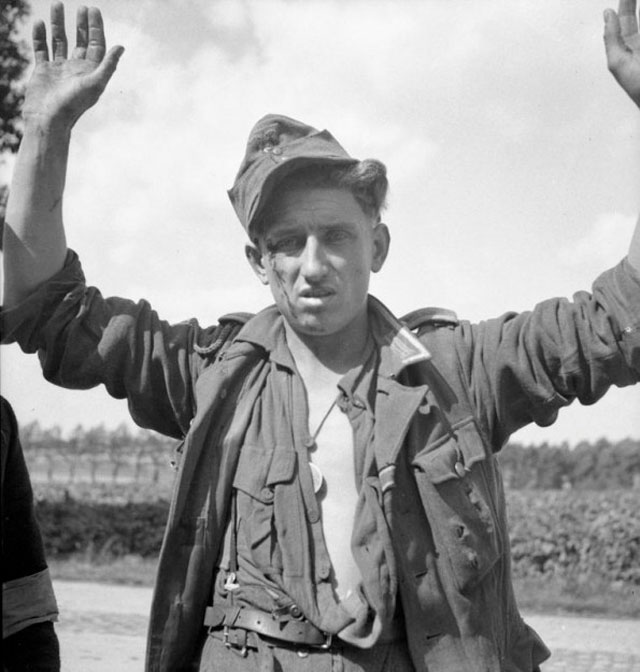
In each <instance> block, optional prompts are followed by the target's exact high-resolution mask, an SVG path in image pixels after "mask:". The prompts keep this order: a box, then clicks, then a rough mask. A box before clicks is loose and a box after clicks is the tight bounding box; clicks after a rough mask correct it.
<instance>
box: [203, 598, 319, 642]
mask: <svg viewBox="0 0 640 672" xmlns="http://www.w3.org/2000/svg"><path fill="white" fill-rule="evenodd" d="M204 625H205V626H206V627H208V628H209V629H210V630H217V629H221V628H225V629H229V628H242V629H243V630H249V631H251V632H256V633H258V634H259V635H262V636H264V637H269V638H271V639H277V640H281V641H284V642H288V643H289V644H298V645H300V646H309V647H313V648H318V649H328V648H330V647H331V634H329V633H326V632H323V631H322V630H320V629H319V628H316V626H315V625H313V624H312V623H309V622H308V621H304V620H297V619H279V618H278V617H277V616H273V615H272V614H270V613H268V612H266V611H261V610H259V609H251V608H250V607H223V606H213V607H207V610H206V612H205V615H204Z"/></svg>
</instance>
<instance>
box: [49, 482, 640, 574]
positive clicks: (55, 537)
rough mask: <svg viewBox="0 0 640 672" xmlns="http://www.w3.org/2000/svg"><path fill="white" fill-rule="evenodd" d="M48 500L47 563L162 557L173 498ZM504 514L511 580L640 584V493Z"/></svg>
mask: <svg viewBox="0 0 640 672" xmlns="http://www.w3.org/2000/svg"><path fill="white" fill-rule="evenodd" d="M148 494H149V495H150V494H151V493H148ZM47 495H48V496H47V498H46V499H43V498H42V493H41V492H40V493H38V500H39V501H38V505H37V513H38V518H39V520H40V523H41V527H42V531H43V536H44V538H45V545H46V549H47V553H48V554H49V555H50V556H64V555H68V554H71V553H88V554H95V553H101V554H102V555H111V556H121V555H130V554H136V555H141V556H143V557H151V556H154V555H157V553H158V552H159V550H160V546H161V543H162V536H163V532H164V525H165V522H166V518H167V513H168V510H169V502H168V499H156V500H155V501H141V500H140V495H141V493H140V490H139V488H138V489H135V490H130V491H129V497H130V498H129V501H127V489H126V488H125V487H120V488H118V489H117V490H116V491H115V492H114V491H112V499H111V500H109V497H108V491H107V490H105V489H97V490H94V491H92V492H90V491H89V490H88V489H87V488H86V486H85V487H84V488H78V489H77V491H76V492H73V491H71V492H69V490H68V489H67V490H66V492H65V494H64V495H63V496H60V493H59V492H58V493H57V495H56V496H52V495H54V493H53V492H52V489H51V488H49V489H48V491H47ZM79 495H81V497H80V496H79ZM92 499H93V501H92ZM507 510H508V515H509V527H510V540H511V552H512V560H513V568H512V569H513V574H514V576H516V577H522V578H527V577H538V576H554V577H558V578H563V579H576V578H577V579H580V578H583V579H586V578H588V577H596V578H598V579H599V580H603V581H607V582H622V583H624V584H633V585H640V507H638V492H637V491H634V490H618V491H598V492H588V491H583V490H581V491H576V490H567V491H563V490H527V491H516V490H511V491H508V492H507Z"/></svg>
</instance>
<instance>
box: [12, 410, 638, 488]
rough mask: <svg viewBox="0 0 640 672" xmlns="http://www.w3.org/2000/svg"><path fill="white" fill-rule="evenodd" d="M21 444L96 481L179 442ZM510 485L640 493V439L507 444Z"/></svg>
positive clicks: (162, 454) (40, 431) (37, 438)
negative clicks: (102, 473) (105, 471)
mask: <svg viewBox="0 0 640 672" xmlns="http://www.w3.org/2000/svg"><path fill="white" fill-rule="evenodd" d="M21 440H22V444H23V448H24V451H25V455H26V456H27V460H28V461H33V460H34V459H35V458H36V457H37V458H38V459H39V460H40V461H47V460H48V461H49V464H50V469H53V468H54V462H58V463H59V462H60V460H62V461H63V462H64V463H65V464H66V465H67V469H68V473H69V475H70V477H71V478H70V480H72V481H73V475H74V471H75V470H76V469H78V468H80V467H81V466H82V467H83V472H84V473H87V472H88V474H89V479H90V480H95V474H96V471H97V469H98V468H99V467H100V465H104V463H105V462H107V463H108V464H109V465H110V469H111V476H112V478H113V480H114V481H116V480H117V477H118V472H119V471H120V470H121V469H122V468H124V467H125V466H126V467H127V469H128V471H131V469H133V477H134V480H137V478H136V476H137V473H136V470H140V469H142V468H143V466H144V465H149V464H153V465H154V469H155V472H156V479H157V474H158V473H160V471H161V470H164V469H166V468H167V467H168V465H169V462H170V460H171V457H172V455H173V451H174V450H175V448H176V446H177V442H176V441H175V440H173V439H170V438H167V437H164V436H161V435H160V434H157V433H155V432H152V431H149V430H144V429H137V430H131V429H129V427H127V426H126V425H125V424H121V425H120V426H118V427H116V428H115V429H107V428H106V427H105V426H104V425H98V426H96V427H90V428H88V429H85V428H84V427H83V426H82V425H78V426H77V427H75V429H74V430H73V431H71V432H70V433H69V434H68V435H67V436H66V437H65V436H63V433H62V430H61V428H60V427H59V426H53V427H50V428H43V427H41V426H40V424H39V423H38V422H37V421H34V422H32V423H30V424H28V425H25V426H23V427H22V428H21ZM498 461H499V463H500V466H501V468H502V473H503V478H504V482H505V485H506V487H508V488H511V489H514V490H526V489H538V490H560V489H568V488H579V489H584V490H608V489H616V488H639V489H640V440H638V439H631V438H627V439H623V440H621V441H613V442H612V441H608V440H607V439H604V438H602V439H599V440H598V441H596V442H589V441H581V442H580V443H578V444H576V445H575V446H570V445H569V444H568V443H566V442H565V443H562V444H560V445H556V444H549V443H546V442H545V443H542V444H539V445H523V444H520V443H517V442H513V443H510V444H508V445H507V446H506V447H505V448H503V450H502V451H500V453H498Z"/></svg>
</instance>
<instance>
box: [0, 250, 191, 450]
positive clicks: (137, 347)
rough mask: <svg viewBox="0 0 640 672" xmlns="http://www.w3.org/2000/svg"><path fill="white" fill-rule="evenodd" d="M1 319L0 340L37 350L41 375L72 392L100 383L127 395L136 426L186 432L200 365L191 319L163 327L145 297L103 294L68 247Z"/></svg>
mask: <svg viewBox="0 0 640 672" xmlns="http://www.w3.org/2000/svg"><path fill="white" fill-rule="evenodd" d="M2 319H3V322H2V331H3V342H5V343H12V342H17V343H19V345H20V347H21V348H22V349H23V350H24V351H25V352H28V353H32V352H37V353H38V356H39V357H40V361H41V365H42V369H43V373H44V376H45V378H46V379H47V380H49V381H51V382H53V383H55V384H56V385H60V386H62V387H67V388H72V389H87V388H91V387H95V386H96V385H99V384H103V385H104V386H105V387H106V389H107V391H108V392H109V394H110V395H112V396H113V397H116V398H119V399H124V398H126V399H127V400H128V403H129V410H130V412H131V415H132V417H133V419H134V420H135V421H136V422H137V423H138V424H139V425H141V426H143V427H147V428H150V429H154V430H156V431H158V432H161V433H163V434H166V435H169V436H174V437H178V438H180V437H182V436H184V435H185V434H186V432H187V431H188V428H189V423H190V421H191V419H192V417H193V415H194V412H195V408H194V399H193V384H194V381H195V378H196V377H197V375H198V373H199V371H200V368H201V367H202V366H203V365H204V363H203V361H204V360H203V359H202V357H200V356H199V355H198V354H197V353H196V352H195V348H194V344H196V343H197V341H198V338H199V337H201V336H202V333H203V330H201V329H200V327H199V326H198V324H197V322H196V321H195V320H193V321H190V322H185V323H180V324H176V325H170V324H168V323H167V322H165V321H163V320H161V319H160V318H159V317H158V315H157V313H156V312H155V311H154V310H153V309H152V308H151V307H150V306H149V304H148V303H147V302H146V301H139V302H133V301H129V300H126V299H121V298H116V297H112V298H104V297H103V296H102V295H101V294H100V292H99V291H98V290H97V289H96V288H95V287H88V286H87V285H86V283H85V279H84V274H83V272H82V268H81V266H80V262H79V260H78V258H77V256H76V255H75V253H73V252H70V253H69V255H68V258H67V263H66V265H65V267H64V268H63V269H62V271H60V273H58V274H57V275H56V276H54V277H53V278H52V279H51V280H49V281H48V282H46V283H44V284H43V285H42V286H40V287H39V288H38V289H37V290H36V291H35V292H34V293H33V294H32V295H31V296H30V297H29V298H27V299H26V300H25V301H24V302H23V303H22V304H20V305H18V306H16V307H15V308H12V309H10V310H6V311H3V315H2Z"/></svg>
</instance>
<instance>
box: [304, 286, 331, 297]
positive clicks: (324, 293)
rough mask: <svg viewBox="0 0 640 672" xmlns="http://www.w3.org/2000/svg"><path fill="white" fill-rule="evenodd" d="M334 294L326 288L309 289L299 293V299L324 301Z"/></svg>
mask: <svg viewBox="0 0 640 672" xmlns="http://www.w3.org/2000/svg"><path fill="white" fill-rule="evenodd" d="M333 294H335V292H334V291H333V290H332V289H329V288H327V287H310V288H308V289H303V290H301V291H300V298H301V299H326V298H327V297H329V296H332V295H333Z"/></svg>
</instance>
